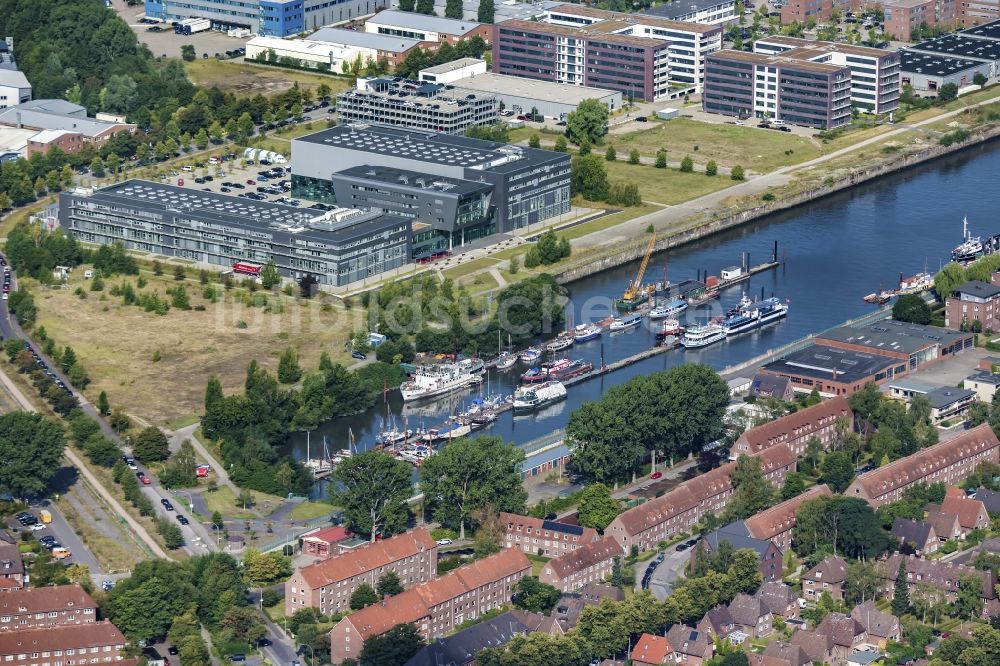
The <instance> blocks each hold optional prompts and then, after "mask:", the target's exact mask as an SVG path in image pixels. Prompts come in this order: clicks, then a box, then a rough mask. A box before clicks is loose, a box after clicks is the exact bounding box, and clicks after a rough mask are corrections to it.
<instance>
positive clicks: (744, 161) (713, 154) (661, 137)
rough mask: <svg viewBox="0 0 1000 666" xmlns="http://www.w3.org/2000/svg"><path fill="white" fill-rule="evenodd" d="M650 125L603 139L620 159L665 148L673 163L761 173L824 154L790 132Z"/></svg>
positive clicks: (687, 123) (678, 122) (684, 123)
mask: <svg viewBox="0 0 1000 666" xmlns="http://www.w3.org/2000/svg"><path fill="white" fill-rule="evenodd" d="M650 125H651V126H650V128H649V129H646V130H642V131H639V132H630V133H628V134H610V135H608V136H606V137H605V138H604V143H605V144H610V145H613V146H614V147H615V150H616V151H617V152H618V158H619V159H621V160H624V159H626V158H627V157H628V153H629V151H631V150H632V149H633V148H637V149H638V150H639V153H641V154H642V155H645V156H648V157H655V155H656V151H657V150H659V149H661V148H665V149H666V150H667V159H668V160H671V161H679V160H680V159H681V158H682V157H684V156H685V155H690V156H691V159H693V160H694V161H695V162H696V163H698V164H705V163H707V162H708V161H709V160H715V161H716V162H717V163H718V164H719V165H720V166H735V165H737V164H739V165H740V166H742V167H743V168H744V169H750V170H752V171H757V172H760V173H763V172H767V171H773V170H774V169H776V168H777V167H779V166H784V165H786V164H795V163H797V162H802V161H804V160H808V159H812V158H813V157H819V155H820V154H821V151H820V149H819V147H818V146H817V145H816V144H815V143H814V142H813V141H810V140H809V139H807V138H805V137H801V136H797V135H795V134H792V133H789V132H775V131H771V130H762V129H757V128H753V127H737V126H736V125H726V124H720V125H717V124H713V123H702V122H698V121H696V120H692V119H690V118H675V119H673V120H670V121H666V122H659V121H654V122H651V123H650ZM696 147H697V148H696ZM597 150H603V147H602V148H598V149H597ZM788 151H792V152H790V153H789V152H788Z"/></svg>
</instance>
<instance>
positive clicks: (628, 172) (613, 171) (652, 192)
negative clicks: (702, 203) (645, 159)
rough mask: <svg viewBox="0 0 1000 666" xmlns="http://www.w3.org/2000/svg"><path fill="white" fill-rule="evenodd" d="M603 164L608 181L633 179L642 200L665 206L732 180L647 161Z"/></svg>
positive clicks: (701, 193) (686, 199)
mask: <svg viewBox="0 0 1000 666" xmlns="http://www.w3.org/2000/svg"><path fill="white" fill-rule="evenodd" d="M619 154H621V153H619ZM605 164H606V166H607V168H608V181H609V182H611V183H612V184H614V183H636V184H637V185H638V186H639V194H640V195H642V200H643V201H646V202H650V203H659V204H666V205H668V206H670V205H674V204H679V203H682V202H684V201H689V200H691V199H697V198H698V197H700V196H702V195H705V194H708V193H709V192H715V191H717V190H721V189H723V188H726V187H729V186H730V185H732V184H733V181H731V180H730V179H729V177H728V176H721V175H720V176H713V177H709V176H706V175H705V174H704V173H697V172H694V173H683V172H681V171H678V170H677V169H657V168H656V167H654V166H652V165H648V164H628V163H627V162H622V161H617V162H606V163H605Z"/></svg>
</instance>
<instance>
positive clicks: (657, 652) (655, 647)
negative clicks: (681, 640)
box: [632, 634, 674, 664]
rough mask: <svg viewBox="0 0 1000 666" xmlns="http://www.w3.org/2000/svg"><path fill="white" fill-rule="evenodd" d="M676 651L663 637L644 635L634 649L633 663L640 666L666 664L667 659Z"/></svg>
mask: <svg viewBox="0 0 1000 666" xmlns="http://www.w3.org/2000/svg"><path fill="white" fill-rule="evenodd" d="M673 651H674V648H673V647H671V646H670V641H668V640H667V639H666V638H665V637H663V636H654V635H652V634H643V635H642V636H640V637H639V642H638V643H636V644H635V647H634V648H632V661H634V662H638V663H640V664H666V663H667V657H669V656H670V655H671V654H672V653H673Z"/></svg>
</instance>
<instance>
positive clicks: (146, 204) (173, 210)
mask: <svg viewBox="0 0 1000 666" xmlns="http://www.w3.org/2000/svg"><path fill="white" fill-rule="evenodd" d="M59 224H60V226H62V227H63V228H64V229H66V230H67V231H68V232H70V233H72V234H73V235H74V236H76V237H77V238H79V239H80V240H81V241H84V242H88V243H95V244H104V243H112V242H116V241H120V242H122V243H123V244H124V245H125V247H126V248H128V249H131V250H142V251H144V252H152V253H155V254H162V255H166V256H170V257H179V258H183V259H190V260H193V261H198V262H202V263H206V264H213V265H216V266H219V267H220V268H221V269H223V270H225V269H230V268H232V266H233V264H235V263H238V262H239V263H249V264H255V265H258V266H261V265H263V264H265V263H267V261H268V260H271V259H273V260H274V263H275V264H276V265H277V267H278V270H279V271H280V272H281V274H282V275H285V276H287V277H291V278H294V279H301V278H303V277H306V276H313V277H314V278H315V279H316V280H317V282H318V283H319V284H321V285H329V286H341V285H345V284H348V283H350V282H354V281H357V280H361V279H365V278H371V277H374V276H376V275H378V274H379V273H384V272H385V271H389V270H392V269H394V268H398V267H400V266H402V265H404V264H406V263H407V262H408V261H409V258H410V238H411V225H412V221H411V220H410V219H408V218H405V217H402V216H400V215H394V214H383V213H379V212H364V211H360V210H347V209H337V210H333V211H329V212H322V211H315V210H306V209H301V208H295V207H292V206H284V205H281V204H272V203H262V202H257V201H251V200H248V199H242V198H238V197H230V196H225V195H222V194H213V193H209V192H201V191H195V190H191V189H187V188H183V187H174V186H172V185H162V184H160V183H154V182H150V181H143V180H128V181H125V182H123V183H119V184H117V185H112V186H110V187H106V188H103V189H97V190H93V191H92V192H91V191H87V192H82V193H81V192H63V193H62V194H60V195H59Z"/></svg>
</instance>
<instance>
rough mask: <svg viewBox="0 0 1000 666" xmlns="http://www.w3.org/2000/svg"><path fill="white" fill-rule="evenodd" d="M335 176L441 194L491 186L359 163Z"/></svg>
mask: <svg viewBox="0 0 1000 666" xmlns="http://www.w3.org/2000/svg"><path fill="white" fill-rule="evenodd" d="M334 175H335V176H346V177H349V178H359V179H364V180H370V181H374V182H376V183H391V184H392V185H393V186H394V188H398V187H400V186H406V187H409V188H412V189H414V190H436V191H438V192H440V193H442V194H446V195H447V194H455V195H459V196H461V195H465V194H473V193H475V192H489V191H491V190H492V186H491V185H490V184H489V183H482V182H479V181H475V180H463V179H461V178H448V177H446V176H434V175H428V174H426V173H421V172H419V171H410V170H409V169H397V168H395V167H386V166H371V165H367V164H366V165H361V166H355V167H350V168H348V169H344V170H343V171H338V172H336V174H334Z"/></svg>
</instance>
